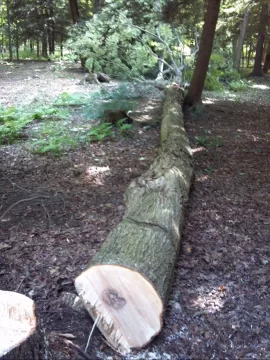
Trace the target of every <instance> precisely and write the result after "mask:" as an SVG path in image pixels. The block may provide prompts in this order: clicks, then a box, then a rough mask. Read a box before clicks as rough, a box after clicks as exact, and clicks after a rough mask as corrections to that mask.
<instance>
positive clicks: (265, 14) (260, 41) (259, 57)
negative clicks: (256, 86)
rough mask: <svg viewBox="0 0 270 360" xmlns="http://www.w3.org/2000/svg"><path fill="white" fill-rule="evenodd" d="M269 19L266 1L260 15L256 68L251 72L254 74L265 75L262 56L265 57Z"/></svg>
mask: <svg viewBox="0 0 270 360" xmlns="http://www.w3.org/2000/svg"><path fill="white" fill-rule="evenodd" d="M267 20H268V3H264V4H263V5H262V9H261V15H260V27H259V32H258V40H257V46H256V55H255V63H254V68H253V71H252V73H251V75H252V76H263V71H262V57H263V44H264V40H265V32H266V26H267Z"/></svg>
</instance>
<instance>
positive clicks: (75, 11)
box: [69, 0, 80, 24]
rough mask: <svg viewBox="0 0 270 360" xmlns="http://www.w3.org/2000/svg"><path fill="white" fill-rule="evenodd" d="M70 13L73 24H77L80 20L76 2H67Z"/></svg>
mask: <svg viewBox="0 0 270 360" xmlns="http://www.w3.org/2000/svg"><path fill="white" fill-rule="evenodd" d="M69 6H70V12H71V17H72V21H73V24H77V22H78V21H79V19H80V15H79V7H78V2H77V0H69Z"/></svg>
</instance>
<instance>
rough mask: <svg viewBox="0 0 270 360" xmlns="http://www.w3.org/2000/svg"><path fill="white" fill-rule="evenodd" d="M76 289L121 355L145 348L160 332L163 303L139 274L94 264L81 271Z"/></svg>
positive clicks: (102, 330)
mask: <svg viewBox="0 0 270 360" xmlns="http://www.w3.org/2000/svg"><path fill="white" fill-rule="evenodd" d="M75 286H76V289H77V292H78V294H79V296H80V297H81V299H82V301H83V302H84V304H85V307H86V309H87V310H88V312H89V313H90V315H91V316H92V318H93V319H94V320H96V319H97V326H98V327H99V329H100V331H101V332H102V333H103V335H104V336H105V338H106V339H107V341H108V342H109V343H110V344H111V345H112V346H113V347H114V348H115V349H116V350H117V351H119V352H121V353H122V354H127V353H129V352H130V351H131V349H133V348H141V347H143V346H145V345H147V344H148V343H149V342H150V341H151V339H152V338H153V337H154V336H156V335H157V334H158V333H159V332H160V330H161V327H162V314H163V304H162V301H161V299H160V296H159V295H158V293H157V292H156V290H155V289H154V287H153V285H152V284H151V283H150V282H149V281H147V280H146V279H145V278H144V277H143V276H142V275H141V274H140V273H138V272H136V271H134V270H131V269H128V268H125V267H122V266H117V265H97V266H93V267H90V268H88V269H87V270H85V271H84V272H82V273H81V274H80V275H79V276H78V277H77V278H76V280H75Z"/></svg>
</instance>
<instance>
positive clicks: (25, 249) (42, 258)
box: [0, 62, 270, 360]
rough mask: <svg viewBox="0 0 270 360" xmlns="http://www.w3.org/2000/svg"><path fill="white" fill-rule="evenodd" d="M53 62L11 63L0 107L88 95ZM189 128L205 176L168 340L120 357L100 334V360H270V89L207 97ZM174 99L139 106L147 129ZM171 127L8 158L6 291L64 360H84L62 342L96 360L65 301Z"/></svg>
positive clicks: (86, 322)
mask: <svg viewBox="0 0 270 360" xmlns="http://www.w3.org/2000/svg"><path fill="white" fill-rule="evenodd" d="M53 66H54V65H52V64H51V63H38V62H33V63H32V62H28V63H27V62H25V63H23V65H18V64H17V65H16V66H8V65H6V64H0V79H1V85H2V86H1V88H0V105H2V106H19V105H28V104H29V106H30V105H31V104H33V102H43V103H49V102H50V101H52V100H53V99H55V98H56V97H57V96H59V95H60V94H61V92H67V93H68V92H73V93H75V92H78V91H80V92H82V91H85V92H88V91H93V90H96V89H97V88H98V86H97V85H92V86H88V87H87V86H83V85H79V84H78V81H79V80H80V79H81V78H82V77H83V74H82V73H81V72H80V71H79V70H78V69H74V71H73V70H68V69H64V70H61V69H60V70H59V69H57V71H55V67H53ZM204 103H205V110H206V111H203V112H200V111H199V113H198V114H196V117H194V118H193V119H189V120H187V122H186V128H187V131H188V134H189V137H190V142H191V146H192V148H193V152H194V165H195V172H196V177H195V181H194V186H193V189H192V192H191V195H190V201H189V203H188V208H187V216H186V222H185V228H184V235H183V239H182V248H181V251H180V254H179V260H178V262H177V265H176V269H175V277H174V281H173V286H172V291H171V295H170V300H169V303H168V306H167V310H166V313H165V316H164V327H163V330H162V332H161V333H160V334H159V335H158V336H157V337H156V339H154V341H153V342H152V343H151V344H150V345H149V346H148V347H147V348H146V349H143V350H141V351H138V352H135V351H134V354H131V355H130V356H129V357H122V356H120V355H119V354H117V353H115V352H114V351H113V350H112V349H111V348H109V347H108V346H107V344H106V343H105V342H104V340H103V338H102V335H101V334H100V333H99V331H98V330H95V331H94V334H93V337H92V339H91V343H90V346H89V350H88V353H89V355H90V357H91V358H92V359H93V360H95V359H107V360H109V359H110V360H116V359H130V360H140V359H161V360H163V359H164V360H180V359H182V360H183V359H190V360H193V359H194V360H196V359H269V358H270V341H269V338H270V294H269V285H270V211H269V203H270V181H269V176H270V174H269V169H270V81H269V79H268V78H264V79H257V80H254V83H253V85H251V87H250V88H249V89H248V90H246V91H244V92H241V93H236V94H233V93H229V92H222V93H211V92H207V93H205V94H204ZM161 105H162V101H161V100H159V99H157V98H151V99H150V98H147V99H145V98H144V99H141V100H140V103H139V108H140V109H141V114H143V115H141V117H143V116H146V117H147V116H159V115H160V107H161ZM158 147H159V129H158V128H154V127H153V128H147V129H143V128H141V127H136V128H134V130H133V131H132V134H131V135H130V136H122V137H116V138H113V139H110V140H107V141H105V142H100V143H91V144H88V145H86V146H83V147H81V148H78V149H75V150H72V151H69V152H66V153H65V154H64V155H63V156H61V157H54V156H52V155H44V156H40V155H37V154H32V153H30V152H29V151H28V150H27V149H26V148H25V146H24V143H23V141H22V142H19V143H17V144H13V145H2V146H1V147H0V169H1V170H0V197H1V204H0V289H1V290H10V291H17V292H20V293H23V294H25V295H27V296H30V297H31V298H33V299H34V300H35V302H36V304H37V314H38V317H39V318H40V319H41V320H42V322H43V326H44V328H45V330H46V334H47V335H48V338H49V343H50V346H51V349H52V350H53V351H54V354H55V356H56V358H57V359H59V360H61V359H62V360H63V359H67V360H68V359H81V358H80V356H79V355H78V354H75V353H74V352H73V350H71V349H70V348H68V346H67V345H66V344H65V343H64V342H63V338H62V337H61V336H59V335H58V334H63V333H65V334H66V333H69V334H72V335H73V336H74V337H75V339H74V340H73V342H74V343H76V344H77V345H79V346H80V347H81V348H84V347H85V345H86V343H87V339H88V336H89V332H90V330H91V328H92V326H93V322H92V320H91V318H90V316H88V314H87V313H86V312H76V311H75V310H73V309H71V308H70V307H68V306H67V305H66V304H65V303H64V302H63V301H61V299H62V298H63V294H64V293H67V292H68V293H74V294H76V291H75V288H74V284H73V280H74V278H75V277H76V276H77V275H79V274H80V272H81V271H82V269H83V268H84V267H85V265H86V264H87V263H88V262H89V261H90V259H91V257H92V256H93V255H94V254H95V253H96V252H97V251H98V249H99V248H100V246H101V244H102V243H103V241H104V239H105V238H106V236H107V234H108V232H109V231H110V230H111V229H112V228H113V227H114V226H115V225H116V224H117V223H118V222H119V221H120V219H121V217H122V215H123V213H124V210H125V205H124V200H123V194H124V192H125V189H126V188H127V186H128V184H129V183H130V181H131V180H132V179H134V178H136V177H138V176H139V175H140V174H141V173H143V172H144V171H145V170H146V169H147V168H148V167H149V165H150V164H151V162H152V161H153V159H154V157H155V156H156V154H157V152H158Z"/></svg>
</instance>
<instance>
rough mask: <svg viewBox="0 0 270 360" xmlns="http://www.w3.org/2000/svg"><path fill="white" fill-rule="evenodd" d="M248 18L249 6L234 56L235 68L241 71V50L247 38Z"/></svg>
mask: <svg viewBox="0 0 270 360" xmlns="http://www.w3.org/2000/svg"><path fill="white" fill-rule="evenodd" d="M248 18H249V8H247V9H246V10H245V13H244V18H243V21H242V24H241V28H240V34H239V37H238V40H237V45H236V48H235V58H234V68H235V69H236V70H238V71H239V69H240V61H241V52H242V48H243V44H244V40H245V35H246V30H247V25H248Z"/></svg>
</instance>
